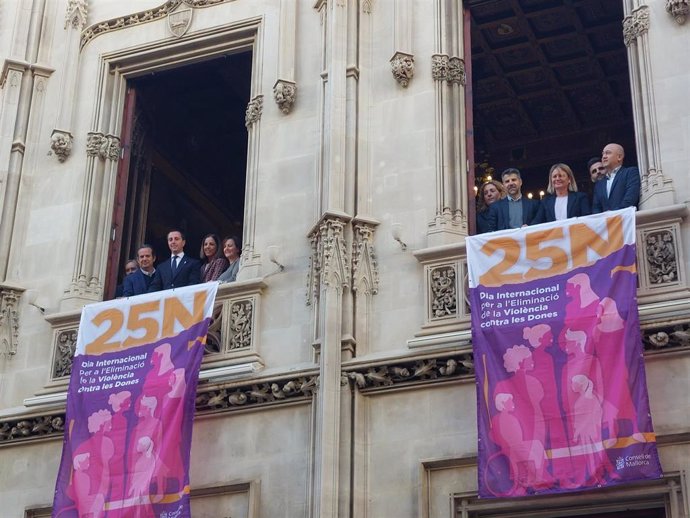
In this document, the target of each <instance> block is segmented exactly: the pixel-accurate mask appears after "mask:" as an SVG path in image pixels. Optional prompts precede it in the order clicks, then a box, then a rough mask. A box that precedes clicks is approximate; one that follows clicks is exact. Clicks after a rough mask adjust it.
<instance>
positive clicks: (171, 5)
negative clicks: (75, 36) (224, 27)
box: [80, 0, 231, 48]
mask: <svg viewBox="0 0 690 518" xmlns="http://www.w3.org/2000/svg"><path fill="white" fill-rule="evenodd" d="M229 1H231V0H168V1H167V2H165V3H164V4H163V5H161V6H160V7H155V8H153V9H146V10H145V11H139V12H136V13H133V14H130V15H127V16H120V17H117V18H111V19H109V20H105V21H102V22H99V23H96V24H93V25H90V26H89V27H87V28H86V29H84V31H83V32H82V33H81V41H80V48H83V47H84V45H86V44H87V43H88V42H90V41H91V40H92V39H94V38H95V37H96V36H100V35H101V34H105V33H107V32H110V31H114V30H117V29H124V28H125V27H132V26H134V25H139V24H141V23H148V22H152V21H155V20H160V19H161V18H165V17H166V16H168V15H169V14H170V13H172V12H174V11H175V10H176V9H177V8H178V7H179V6H180V5H182V4H184V5H188V6H189V7H193V8H195V9H196V8H200V7H209V6H212V5H215V4H221V3H223V2H229Z"/></svg>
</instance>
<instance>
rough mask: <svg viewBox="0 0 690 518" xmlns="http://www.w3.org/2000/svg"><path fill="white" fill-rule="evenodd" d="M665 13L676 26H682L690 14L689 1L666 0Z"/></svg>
mask: <svg viewBox="0 0 690 518" xmlns="http://www.w3.org/2000/svg"><path fill="white" fill-rule="evenodd" d="M666 12H668V14H670V15H671V16H673V19H674V20H675V21H676V23H677V24H678V25H683V24H684V23H685V20H686V19H687V18H688V14H690V0H666Z"/></svg>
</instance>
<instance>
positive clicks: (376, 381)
mask: <svg viewBox="0 0 690 518" xmlns="http://www.w3.org/2000/svg"><path fill="white" fill-rule="evenodd" d="M473 375H474V361H473V359H472V353H471V352H467V353H462V354H458V355H455V356H452V357H450V358H430V359H425V360H411V361H407V362H401V363H395V364H393V365H380V366H375V367H365V368H361V369H357V370H350V371H348V372H347V376H348V378H350V380H352V382H353V383H354V384H355V385H356V386H357V388H359V389H360V390H362V389H376V388H384V387H391V386H393V385H400V384H403V383H404V384H412V383H419V382H425V381H428V380H438V381H442V380H444V379H448V378H460V377H465V376H466V377H469V376H473Z"/></svg>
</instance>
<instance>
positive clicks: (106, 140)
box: [86, 132, 120, 161]
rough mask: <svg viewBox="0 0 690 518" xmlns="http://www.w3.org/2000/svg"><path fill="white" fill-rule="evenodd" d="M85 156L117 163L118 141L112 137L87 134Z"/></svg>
mask: <svg viewBox="0 0 690 518" xmlns="http://www.w3.org/2000/svg"><path fill="white" fill-rule="evenodd" d="M86 154H87V156H94V157H98V158H100V159H101V160H106V159H108V160H113V161H117V160H119V159H120V139H119V138H118V137H116V136H114V135H104V134H103V133H98V132H89V133H88V134H87V136H86Z"/></svg>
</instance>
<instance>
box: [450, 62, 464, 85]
mask: <svg viewBox="0 0 690 518" xmlns="http://www.w3.org/2000/svg"><path fill="white" fill-rule="evenodd" d="M466 80H467V76H466V74H465V62H464V61H463V60H462V59H460V58H458V57H452V58H450V59H449V60H448V82H449V83H452V84H458V85H462V86H465V81H466Z"/></svg>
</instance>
